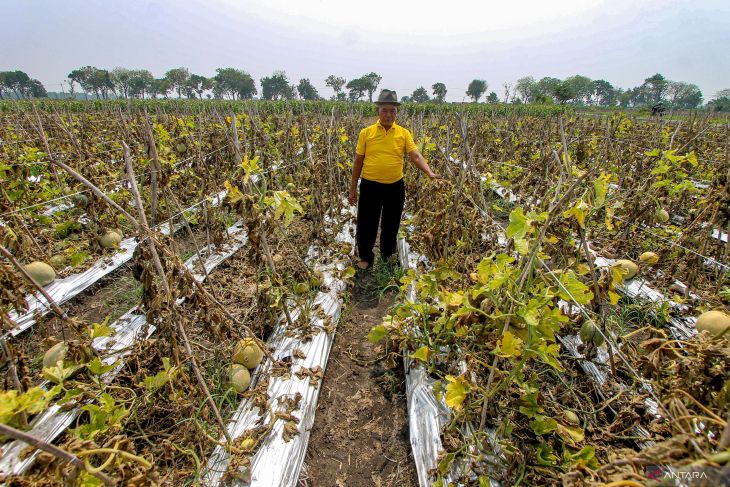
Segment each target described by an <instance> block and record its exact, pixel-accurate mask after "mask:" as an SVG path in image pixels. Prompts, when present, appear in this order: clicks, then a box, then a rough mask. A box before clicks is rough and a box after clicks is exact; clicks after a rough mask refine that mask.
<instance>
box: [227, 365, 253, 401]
mask: <svg viewBox="0 0 730 487" xmlns="http://www.w3.org/2000/svg"><path fill="white" fill-rule="evenodd" d="M249 385H251V374H249V373H248V369H246V367H241V368H240V369H236V371H235V372H233V373H232V374H231V387H232V388H233V390H234V391H236V392H237V393H239V394H240V393H242V392H245V391H246V389H248V386H249Z"/></svg>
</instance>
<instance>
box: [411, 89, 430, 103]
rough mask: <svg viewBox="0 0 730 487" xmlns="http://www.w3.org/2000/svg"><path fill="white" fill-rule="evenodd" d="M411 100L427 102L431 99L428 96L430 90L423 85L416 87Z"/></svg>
mask: <svg viewBox="0 0 730 487" xmlns="http://www.w3.org/2000/svg"><path fill="white" fill-rule="evenodd" d="M411 100H412V101H414V102H416V103H426V102H427V101H429V100H430V98H429V96H428V91H426V88H424V87H423V86H421V87H420V88H416V89H415V90H414V91H413V94H411Z"/></svg>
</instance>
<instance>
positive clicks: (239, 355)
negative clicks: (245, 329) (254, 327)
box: [233, 338, 264, 369]
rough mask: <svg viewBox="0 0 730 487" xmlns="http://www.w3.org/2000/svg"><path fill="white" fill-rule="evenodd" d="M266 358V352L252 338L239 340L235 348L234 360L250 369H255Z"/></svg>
mask: <svg viewBox="0 0 730 487" xmlns="http://www.w3.org/2000/svg"><path fill="white" fill-rule="evenodd" d="M263 358H264V352H263V351H262V350H261V349H260V348H259V346H258V345H257V344H256V341H255V340H254V339H252V338H244V339H242V340H239V341H238V343H237V344H236V348H235V349H234V350H233V361H234V362H235V363H237V364H241V365H243V366H244V367H246V368H248V369H253V368H254V367H256V366H257V365H258V364H260V363H261V360H263Z"/></svg>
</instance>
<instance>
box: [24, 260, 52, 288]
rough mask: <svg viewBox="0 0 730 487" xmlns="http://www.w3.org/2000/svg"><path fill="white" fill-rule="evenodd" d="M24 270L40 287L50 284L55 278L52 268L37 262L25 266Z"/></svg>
mask: <svg viewBox="0 0 730 487" xmlns="http://www.w3.org/2000/svg"><path fill="white" fill-rule="evenodd" d="M25 270H26V271H27V272H28V274H30V277H32V278H33V279H34V280H35V281H36V282H37V283H38V284H40V285H41V286H45V285H47V284H50V283H52V282H53V280H54V279H55V278H56V271H54V270H53V267H51V266H49V265H48V264H46V263H45V262H41V261H39V260H37V261H35V262H31V263H30V264H28V265H27V266H25Z"/></svg>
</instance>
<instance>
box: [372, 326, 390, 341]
mask: <svg viewBox="0 0 730 487" xmlns="http://www.w3.org/2000/svg"><path fill="white" fill-rule="evenodd" d="M387 336H388V330H387V329H386V328H385V325H383V324H380V325H375V326H374V327H373V328H372V329H371V330H370V333H368V341H370V343H378V342H379V341H381V340H382V339H383V338H385V337H387Z"/></svg>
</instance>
